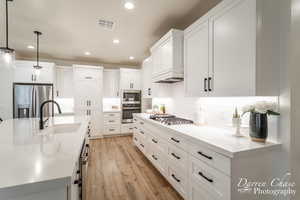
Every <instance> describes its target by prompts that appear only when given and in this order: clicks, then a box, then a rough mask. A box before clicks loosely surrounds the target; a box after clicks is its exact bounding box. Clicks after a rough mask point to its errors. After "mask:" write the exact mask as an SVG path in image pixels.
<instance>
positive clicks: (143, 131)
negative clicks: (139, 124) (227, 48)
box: [136, 128, 147, 138]
mask: <svg viewBox="0 0 300 200" xmlns="http://www.w3.org/2000/svg"><path fill="white" fill-rule="evenodd" d="M136 133H137V134H139V137H142V138H146V135H147V132H146V130H145V129H143V128H137V130H136Z"/></svg>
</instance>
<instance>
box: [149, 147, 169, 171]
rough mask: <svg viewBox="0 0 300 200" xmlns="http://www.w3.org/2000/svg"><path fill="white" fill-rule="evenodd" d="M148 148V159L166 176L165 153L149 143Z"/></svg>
mask: <svg viewBox="0 0 300 200" xmlns="http://www.w3.org/2000/svg"><path fill="white" fill-rule="evenodd" d="M148 144H149V142H148ZM148 150H149V151H148V153H149V159H150V161H151V162H152V163H153V165H154V166H155V167H156V168H157V169H158V170H159V171H160V172H161V173H162V174H163V175H164V176H167V175H168V171H167V159H166V154H165V153H164V152H162V151H160V150H159V149H156V147H155V146H153V145H150V146H149V148H148Z"/></svg>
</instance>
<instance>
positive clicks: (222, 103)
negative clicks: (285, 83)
mask: <svg viewBox="0 0 300 200" xmlns="http://www.w3.org/2000/svg"><path fill="white" fill-rule="evenodd" d="M169 88H170V90H172V95H171V96H170V97H168V98H154V99H153V102H152V105H161V104H165V105H166V110H167V112H168V113H172V114H175V115H177V116H180V117H184V118H188V119H191V120H194V121H198V119H199V118H200V119H201V118H202V120H204V122H205V124H206V125H213V126H217V127H230V126H231V120H232V115H233V113H234V109H235V107H237V108H238V109H239V111H240V112H241V110H242V107H243V106H245V105H248V104H253V103H255V102H257V101H272V102H276V103H278V97H204V98H190V97H185V95H184V84H183V82H179V83H175V84H170V85H169ZM200 110H202V111H200ZM248 122H249V117H248V115H244V117H243V126H245V127H246V126H248ZM277 130H278V117H272V116H270V117H269V137H268V139H269V140H273V141H277V139H278V131H277ZM245 131H247V130H245Z"/></svg>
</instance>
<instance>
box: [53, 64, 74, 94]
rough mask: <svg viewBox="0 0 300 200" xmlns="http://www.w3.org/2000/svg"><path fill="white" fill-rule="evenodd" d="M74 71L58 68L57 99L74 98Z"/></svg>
mask: <svg viewBox="0 0 300 200" xmlns="http://www.w3.org/2000/svg"><path fill="white" fill-rule="evenodd" d="M73 85H74V81H73V69H72V68H71V67H56V83H55V87H56V94H55V95H56V97H59V98H73V96H74V94H73Z"/></svg>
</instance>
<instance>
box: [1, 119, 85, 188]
mask: <svg viewBox="0 0 300 200" xmlns="http://www.w3.org/2000/svg"><path fill="white" fill-rule="evenodd" d="M48 124H49V127H48V128H45V129H44V130H42V131H40V130H39V119H37V118H30V119H11V120H6V121H3V122H2V123H1V124H0V160H1V170H0V177H1V178H0V191H1V190H3V189H5V188H11V187H16V186H21V185H29V184H32V183H41V182H47V181H51V180H56V181H57V180H64V181H68V180H70V178H71V176H72V173H73V170H74V168H75V163H76V162H77V161H78V158H79V155H80V150H81V147H82V144H83V142H84V138H85V137H86V130H87V127H88V124H89V118H88V117H75V116H64V117H53V118H50V119H49V122H48ZM64 126H74V127H75V128H74V129H71V130H68V131H66V130H65V131H64ZM55 127H58V128H59V127H60V128H61V130H60V131H59V132H57V130H55Z"/></svg>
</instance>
